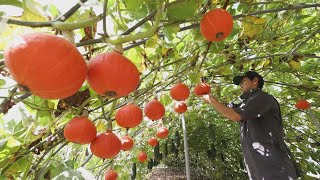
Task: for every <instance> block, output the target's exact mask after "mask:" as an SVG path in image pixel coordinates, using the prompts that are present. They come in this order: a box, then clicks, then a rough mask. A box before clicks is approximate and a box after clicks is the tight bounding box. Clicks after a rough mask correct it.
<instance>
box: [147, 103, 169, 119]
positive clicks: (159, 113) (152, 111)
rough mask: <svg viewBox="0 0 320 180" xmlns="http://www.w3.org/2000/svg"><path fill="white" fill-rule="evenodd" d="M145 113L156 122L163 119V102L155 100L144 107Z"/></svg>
mask: <svg viewBox="0 0 320 180" xmlns="http://www.w3.org/2000/svg"><path fill="white" fill-rule="evenodd" d="M144 113H145V115H146V116H147V117H148V118H149V119H151V120H153V121H156V120H159V119H161V118H163V116H164V113H165V108H164V106H163V105H162V104H161V102H159V101H158V100H157V99H153V100H152V101H150V102H148V103H147V104H146V106H145V107H144Z"/></svg>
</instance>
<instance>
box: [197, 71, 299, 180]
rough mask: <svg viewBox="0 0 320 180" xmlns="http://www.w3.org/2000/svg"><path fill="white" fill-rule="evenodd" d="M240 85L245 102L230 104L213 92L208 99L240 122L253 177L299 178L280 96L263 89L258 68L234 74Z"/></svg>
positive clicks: (245, 153)
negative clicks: (282, 113) (286, 136)
mask: <svg viewBox="0 0 320 180" xmlns="http://www.w3.org/2000/svg"><path fill="white" fill-rule="evenodd" d="M233 83H234V84H236V85H240V88H241V91H242V93H243V94H242V95H241V96H240V98H241V100H242V102H241V103H240V104H234V103H231V104H230V105H228V106H226V105H224V104H222V103H220V102H219V101H218V100H217V99H216V98H215V97H214V96H212V95H211V94H208V95H204V96H203V97H202V99H203V100H204V102H205V103H208V104H210V105H211V106H213V107H214V108H215V109H216V111H218V112H219V113H221V115H222V116H224V117H226V118H228V119H230V120H232V121H235V122H239V124H240V133H241V137H240V139H241V146H242V150H243V154H244V159H245V163H246V167H247V170H248V175H249V178H250V179H257V180H262V179H263V180H280V179H281V180H285V179H293V180H295V179H297V176H296V171H295V168H294V166H293V163H292V161H291V160H290V158H289V155H288V148H287V146H286V144H285V143H284V131H283V127H282V120H281V113H280V108H279V104H278V102H277V100H276V99H275V98H274V97H273V96H272V95H270V94H268V93H266V92H264V91H262V90H261V89H262V87H263V85H264V80H263V78H262V76H260V75H259V74H258V73H256V72H254V71H248V72H246V73H245V74H244V75H241V76H236V77H234V78H233Z"/></svg>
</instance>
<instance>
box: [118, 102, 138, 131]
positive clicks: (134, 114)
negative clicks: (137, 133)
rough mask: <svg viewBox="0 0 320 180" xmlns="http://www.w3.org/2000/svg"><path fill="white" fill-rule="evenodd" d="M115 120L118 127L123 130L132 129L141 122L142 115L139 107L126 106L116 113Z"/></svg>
mask: <svg viewBox="0 0 320 180" xmlns="http://www.w3.org/2000/svg"><path fill="white" fill-rule="evenodd" d="M115 118H116V122H117V124H118V125H119V126H121V127H123V128H134V127H136V126H138V125H139V124H140V123H141V122H142V119H143V113H142V110H141V109H140V107H139V106H137V105H135V104H128V105H125V106H123V107H122V108H120V109H119V110H118V111H117V112H116V116H115ZM131 120H133V121H131Z"/></svg>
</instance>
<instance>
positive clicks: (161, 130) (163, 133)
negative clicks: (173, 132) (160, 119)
mask: <svg viewBox="0 0 320 180" xmlns="http://www.w3.org/2000/svg"><path fill="white" fill-rule="evenodd" d="M168 135H169V130H168V129H167V128H165V127H161V128H159V129H158V130H157V136H158V138H161V139H164V138H166V137H167V136H168Z"/></svg>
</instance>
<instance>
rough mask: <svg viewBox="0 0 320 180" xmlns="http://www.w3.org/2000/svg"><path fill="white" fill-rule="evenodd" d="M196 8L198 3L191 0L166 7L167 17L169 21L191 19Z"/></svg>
mask: <svg viewBox="0 0 320 180" xmlns="http://www.w3.org/2000/svg"><path fill="white" fill-rule="evenodd" d="M197 8H198V3H197V2H196V1H193V0H192V1H191V0H189V1H184V2H182V3H175V4H173V5H171V6H169V7H168V12H167V15H168V18H169V19H170V20H185V19H188V18H191V17H193V16H194V15H195V13H196V12H197Z"/></svg>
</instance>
